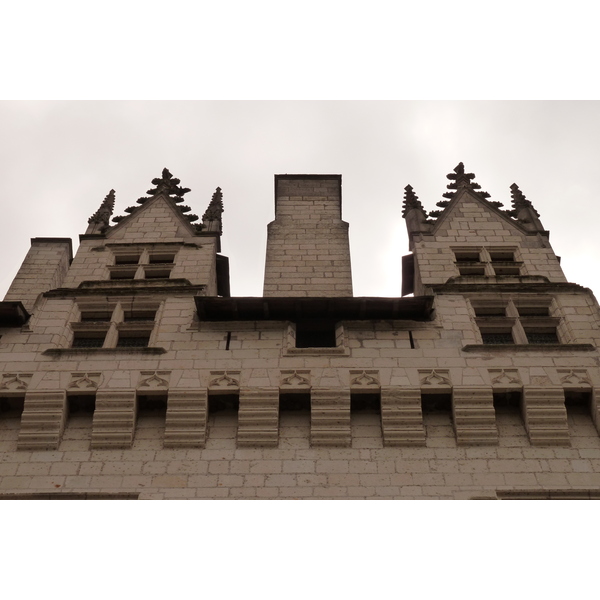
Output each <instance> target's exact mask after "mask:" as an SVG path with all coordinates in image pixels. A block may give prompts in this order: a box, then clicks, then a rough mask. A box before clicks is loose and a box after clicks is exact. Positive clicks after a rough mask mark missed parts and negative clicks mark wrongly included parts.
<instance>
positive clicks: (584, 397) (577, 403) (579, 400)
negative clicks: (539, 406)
mask: <svg viewBox="0 0 600 600" xmlns="http://www.w3.org/2000/svg"><path fill="white" fill-rule="evenodd" d="M565 409H566V411H567V422H568V424H569V430H570V433H571V435H573V436H575V437H589V436H595V435H597V433H596V430H595V426H594V423H593V419H592V394H591V392H590V391H573V390H565Z"/></svg>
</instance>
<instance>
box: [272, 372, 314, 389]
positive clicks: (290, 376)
mask: <svg viewBox="0 0 600 600" xmlns="http://www.w3.org/2000/svg"><path fill="white" fill-rule="evenodd" d="M279 388H280V389H281V390H283V391H286V392H287V391H295V390H302V391H308V390H310V371H309V370H286V371H281V381H280V383H279Z"/></svg>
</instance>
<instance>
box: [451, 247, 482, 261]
mask: <svg viewBox="0 0 600 600" xmlns="http://www.w3.org/2000/svg"><path fill="white" fill-rule="evenodd" d="M454 255H455V256H456V262H457V263H477V262H479V250H465V251H459V252H455V253H454Z"/></svg>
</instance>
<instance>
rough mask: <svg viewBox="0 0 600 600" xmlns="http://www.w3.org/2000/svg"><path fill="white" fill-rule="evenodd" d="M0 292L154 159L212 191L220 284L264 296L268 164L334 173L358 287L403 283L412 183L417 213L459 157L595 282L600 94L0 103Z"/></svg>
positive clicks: (127, 197)
mask: <svg viewBox="0 0 600 600" xmlns="http://www.w3.org/2000/svg"><path fill="white" fill-rule="evenodd" d="M0 130H1V131H2V132H3V135H2V136H1V138H0V160H1V161H2V165H3V167H4V181H3V184H4V185H3V197H2V200H1V202H2V219H3V224H4V228H3V235H2V237H1V238H0V264H1V269H0V295H2V296H3V295H4V293H5V292H6V289H7V288H8V286H9V285H10V282H11V281H12V278H13V277H14V275H15V273H16V271H17V269H18V267H19V265H20V264H21V262H22V260H23V258H24V257H25V254H26V253H27V250H28V248H29V245H30V238H32V237H70V238H72V239H73V242H74V245H75V247H76V246H77V244H78V236H79V234H81V233H84V232H85V229H86V226H87V219H88V217H89V216H90V215H91V214H92V213H93V212H94V211H95V210H96V209H97V208H98V206H99V204H100V202H101V201H102V200H103V198H104V197H105V195H106V194H107V193H108V191H109V190H110V189H115V190H116V209H115V214H123V209H124V208H126V207H127V206H130V205H131V204H134V203H135V200H136V199H137V198H138V197H140V196H142V195H144V194H145V192H146V190H147V189H149V188H150V187H151V184H150V182H151V179H152V178H154V177H158V176H159V175H160V173H161V170H162V169H163V167H167V168H169V169H170V171H171V172H172V173H173V175H174V176H175V177H178V178H180V179H181V184H182V185H183V186H184V187H189V188H191V190H192V191H191V192H190V193H189V194H187V196H186V204H189V205H190V206H191V207H192V209H193V212H194V213H196V214H198V215H200V216H202V213H203V212H204V210H205V208H206V205H207V204H208V202H209V200H210V198H211V195H212V193H213V192H214V189H215V188H216V187H217V186H220V187H221V188H222V190H223V197H224V205H225V213H224V235H223V243H222V252H223V254H225V255H226V256H229V259H230V266H231V289H232V295H236V296H246V295H249V296H256V295H262V284H263V271H264V259H265V243H266V227H267V223H268V222H269V221H271V220H272V219H273V216H274V215H273V208H274V198H273V176H274V174H281V173H311V174H312V173H323V174H341V175H342V211H343V218H344V220H346V221H348V222H349V223H350V246H351V255H352V256H351V259H352V271H353V282H354V294H355V295H356V296H396V295H400V260H401V256H402V255H403V254H407V253H408V241H407V236H406V230H405V225H404V220H403V219H402V217H401V210H402V208H401V207H402V200H403V190H404V187H405V186H406V185H407V184H411V185H412V186H413V188H414V190H415V193H416V194H417V195H418V196H419V198H420V199H421V201H422V202H423V204H424V206H425V207H426V209H428V210H433V209H435V208H436V206H435V204H436V202H438V201H439V200H441V199H442V194H443V193H444V192H445V191H446V184H447V183H448V180H447V179H446V174H447V173H449V172H450V171H452V169H453V168H454V167H455V166H456V165H457V163H458V162H460V161H462V162H464V164H465V167H466V169H467V170H468V171H470V172H474V173H475V175H476V181H477V182H478V183H479V184H480V185H481V187H482V189H483V190H485V191H487V192H489V193H490V194H491V199H492V200H498V201H500V202H503V203H504V205H505V207H507V208H509V207H510V189H509V186H510V185H511V184H512V183H513V182H515V183H517V184H518V185H519V186H520V188H521V190H522V191H523V193H524V194H525V195H526V196H527V198H528V199H529V200H531V201H532V203H533V205H534V206H535V207H536V209H537V210H538V212H539V213H540V215H541V220H542V223H543V224H544V226H545V227H546V229H548V230H550V232H551V236H550V240H551V243H552V245H553V248H554V250H555V252H556V253H557V254H558V255H559V256H561V257H562V265H563V269H564V271H565V273H566V275H567V278H568V279H569V280H570V281H574V282H576V283H579V284H582V285H585V286H587V287H591V288H592V289H593V290H596V291H600V275H599V274H598V269H597V268H596V263H597V260H598V256H600V234H599V233H600V232H599V231H598V230H597V225H598V215H599V213H600V209H599V207H598V201H597V198H596V195H597V190H598V189H600V170H599V169H598V164H599V161H600V103H599V102H593V101H586V102H558V101H545V102H531V101H530V102H491V101H487V102H485V101H480V102H477V101H473V102H443V101H432V102H417V101H383V102H375V101H365V102H360V101H341V102H338V101H323V102H308V101H305V102H292V101H288V102H276V101H271V102H269V101H263V102H261V101H255V102H251V101H246V102H242V101H230V102H219V101H188V102H159V101H154V102H151V101H148V102H133V101H129V102H124V101H115V102H91V101H89V102H77V101H71V102H41V101H40V102H38V101H34V102H14V101H5V102H2V103H0Z"/></svg>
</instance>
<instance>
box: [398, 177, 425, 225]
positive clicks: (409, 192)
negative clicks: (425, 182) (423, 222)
mask: <svg viewBox="0 0 600 600" xmlns="http://www.w3.org/2000/svg"><path fill="white" fill-rule="evenodd" d="M414 208H416V209H417V210H422V211H423V213H424V214H425V217H426V218H427V211H426V210H425V209H424V208H423V205H422V204H421V201H420V200H419V196H417V195H416V194H415V193H414V192H413V187H412V185H407V186H406V187H405V188H404V202H403V204H402V216H403V217H405V216H406V214H407V213H408V211H410V210H413V209H414Z"/></svg>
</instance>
